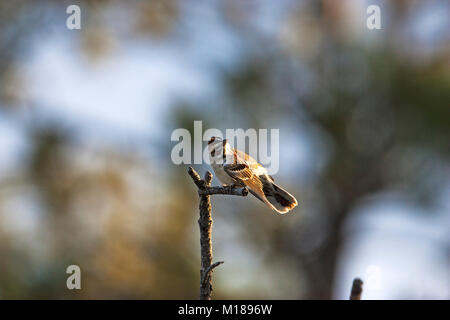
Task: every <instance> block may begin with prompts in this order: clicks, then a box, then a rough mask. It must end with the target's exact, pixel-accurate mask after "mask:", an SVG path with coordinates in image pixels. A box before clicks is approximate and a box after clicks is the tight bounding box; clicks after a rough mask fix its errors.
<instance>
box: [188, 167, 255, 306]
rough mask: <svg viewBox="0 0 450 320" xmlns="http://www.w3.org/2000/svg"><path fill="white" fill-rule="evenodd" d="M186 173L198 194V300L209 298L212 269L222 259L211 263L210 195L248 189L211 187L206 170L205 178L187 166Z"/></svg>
mask: <svg viewBox="0 0 450 320" xmlns="http://www.w3.org/2000/svg"><path fill="white" fill-rule="evenodd" d="M188 174H189V175H190V176H191V178H192V180H193V181H194V183H195V185H196V186H197V188H198V195H199V198H200V205H199V210H200V217H199V219H198V225H199V227H200V252H201V269H200V300H211V291H212V284H211V283H212V271H213V270H214V268H216V267H218V266H219V265H220V264H222V263H223V261H218V262H215V263H212V261H213V253H212V242H211V230H212V224H213V220H212V216H211V199H210V196H211V195H215V194H223V195H235V196H243V197H245V196H247V195H248V190H247V189H246V188H233V187H211V181H212V177H213V176H212V174H211V172H209V171H206V174H205V179H203V180H202V179H201V178H200V175H199V174H198V173H197V172H196V171H195V170H194V169H193V168H192V167H189V169H188Z"/></svg>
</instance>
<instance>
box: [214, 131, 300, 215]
mask: <svg viewBox="0 0 450 320" xmlns="http://www.w3.org/2000/svg"><path fill="white" fill-rule="evenodd" d="M208 151H209V158H210V162H211V167H212V168H213V170H214V172H215V174H216V176H217V178H218V179H219V180H220V182H221V183H222V184H223V185H231V186H236V187H247V188H248V190H249V191H250V192H251V193H252V194H253V195H254V196H255V197H256V198H258V199H259V200H261V201H262V202H264V203H265V204H266V205H268V206H269V207H270V208H271V209H272V210H275V211H277V212H279V213H286V212H288V211H290V210H292V209H293V208H294V207H295V206H297V200H296V199H295V198H294V197H293V196H292V195H291V194H289V193H288V192H287V191H285V190H283V189H282V188H280V187H279V186H277V185H276V184H275V183H274V179H273V178H272V177H271V176H270V175H269V174H268V173H267V170H266V168H264V167H263V166H261V165H260V164H259V163H258V162H256V160H255V159H253V158H252V157H250V156H249V155H248V154H246V153H244V152H242V151H239V150H236V149H233V148H232V147H231V146H230V144H229V143H228V141H227V139H224V140H222V139H221V138H219V137H212V138H211V139H210V140H209V141H208Z"/></svg>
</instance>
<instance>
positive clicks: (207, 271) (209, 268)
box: [200, 261, 224, 283]
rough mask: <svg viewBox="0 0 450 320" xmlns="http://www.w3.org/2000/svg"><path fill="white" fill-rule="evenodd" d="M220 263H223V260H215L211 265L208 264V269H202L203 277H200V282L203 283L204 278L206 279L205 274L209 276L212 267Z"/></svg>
mask: <svg viewBox="0 0 450 320" xmlns="http://www.w3.org/2000/svg"><path fill="white" fill-rule="evenodd" d="M222 263H224V261H217V262H214V263H213V264H212V265H210V266H209V267H208V269H206V270H204V271H203V277H202V279H201V280H200V281H201V283H204V282H205V280H206V276H209V275H210V273H211V271H212V270H213V269H214V268H216V267H218V266H220V265H221V264H222Z"/></svg>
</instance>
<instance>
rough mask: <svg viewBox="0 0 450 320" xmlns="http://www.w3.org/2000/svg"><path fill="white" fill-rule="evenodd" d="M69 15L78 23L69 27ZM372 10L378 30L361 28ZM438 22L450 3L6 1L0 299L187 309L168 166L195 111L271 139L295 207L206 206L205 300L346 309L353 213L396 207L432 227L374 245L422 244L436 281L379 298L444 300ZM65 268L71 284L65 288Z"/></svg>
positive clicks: (414, 257) (183, 253) (442, 49)
mask: <svg viewBox="0 0 450 320" xmlns="http://www.w3.org/2000/svg"><path fill="white" fill-rule="evenodd" d="M69 4H78V5H79V6H80V8H81V12H82V28H81V30H68V29H67V28H66V18H67V16H68V15H67V14H66V8H67V6H68V5H69ZM369 4H378V5H380V7H381V10H382V29H381V30H368V29H367V28H366V17H367V15H366V8H367V6H368V5H369ZM449 12H450V11H449V3H448V2H447V1H389V2H388V1H363V0H349V1H333V0H321V1H306V0H305V1H257V0H254V1H239V0H223V1H210V2H207V3H204V2H197V1H192V0H186V1H180V0H166V1H163V0H151V1H127V2H126V3H125V2H120V1H112V0H111V1H106V0H103V1H24V0H16V1H7V0H3V1H0V132H1V133H2V134H1V136H2V138H0V146H1V155H2V158H1V159H2V164H1V166H0V240H1V241H0V298H2V299H16V298H19V299H20V298H25V299H34V298H50V299H66V298H90V299H99V298H106V299H109V298H132V299H135V298H144V299H162V298H172V299H183V298H190V299H195V298H197V295H198V282H199V266H200V264H199V261H200V260H199V259H200V257H199V243H198V241H199V240H198V239H199V236H198V227H197V224H196V223H197V214H198V212H197V210H196V209H197V196H196V190H195V188H194V187H193V186H192V182H191V181H189V178H188V176H187V174H186V167H185V166H176V165H174V164H172V162H171V159H170V152H171V148H172V147H173V146H174V143H171V141H170V134H171V132H172V130H174V129H176V128H187V129H189V130H190V131H191V132H193V121H194V120H202V121H203V129H204V130H206V129H207V128H220V129H225V128H239V127H240V128H244V129H247V128H269V129H270V128H279V129H280V137H281V139H280V140H281V141H280V153H281V159H280V162H281V167H280V172H279V174H278V175H277V176H275V179H276V180H277V182H279V183H280V184H281V185H283V186H286V189H288V190H289V191H291V192H292V193H293V194H294V195H295V196H296V197H297V199H298V200H299V203H300V205H299V207H298V209H296V210H295V211H294V212H291V213H289V214H288V215H286V216H279V215H275V214H272V213H271V212H270V211H269V210H267V209H266V208H265V207H264V206H263V205H261V204H260V203H259V202H258V201H257V200H255V199H251V198H250V197H249V198H248V199H230V198H228V197H224V198H220V197H215V198H213V218H214V219H215V222H214V230H213V238H214V243H213V245H214V254H215V257H216V259H220V260H225V264H224V265H223V266H221V267H220V268H218V269H217V270H216V272H215V274H214V289H215V290H214V293H213V296H214V297H215V298H229V299H232V298H235V299H239V298H249V299H258V298H263V299H272V298H274V299H280V298H281V299H330V298H346V297H345V296H342V295H341V294H340V291H339V288H340V286H341V287H342V286H343V285H344V286H345V285H346V286H347V287H348V290H347V291H348V293H349V292H350V291H349V290H350V286H351V282H350V281H348V280H349V279H347V278H345V277H344V276H343V273H342V268H350V267H351V262H342V259H344V258H345V257H346V254H345V252H346V251H345V250H346V248H348V246H349V244H350V245H352V244H354V243H356V242H358V241H359V240H358V239H359V238H358V236H360V235H361V234H366V233H368V229H370V228H371V227H373V226H370V225H369V227H368V226H367V223H366V224H364V223H363V222H361V220H358V219H356V216H358V215H360V216H363V215H364V211H365V210H364V208H367V207H369V206H371V205H373V204H374V203H389V202H390V201H392V199H396V200H397V201H400V202H402V203H405V204H407V206H409V207H410V208H413V209H411V210H410V211H411V212H409V213H408V214H407V215H406V218H405V219H406V220H405V221H407V220H409V219H411V221H431V222H430V224H426V226H427V227H426V228H425V225H424V229H427V230H428V226H429V225H430V226H431V230H429V232H427V233H426V234H424V233H420V232H419V233H408V234H405V233H403V231H402V230H393V231H392V230H390V231H389V232H393V233H394V239H393V240H392V239H391V238H389V236H386V235H382V236H380V237H379V238H376V243H377V244H378V245H379V246H380V247H381V248H386V250H388V248H389V247H390V246H391V245H392V244H395V243H401V246H400V247H401V248H402V250H401V251H408V252H409V251H411V250H412V249H411V248H413V247H414V246H415V245H416V243H424V242H427V243H431V246H432V248H433V250H435V251H436V252H437V253H436V261H430V262H429V265H430V266H435V268H436V269H434V270H428V271H429V273H434V272H436V274H437V275H439V277H440V278H441V283H440V284H439V285H440V287H438V288H435V287H433V286H431V288H429V287H426V288H425V289H423V291H421V290H420V289H421V288H422V287H421V286H420V285H418V286H419V287H417V285H411V286H408V285H405V286H403V287H400V288H395V289H394V290H391V291H389V295H388V296H384V297H381V298H418V297H419V298H420V297H422V298H441V299H442V298H444V299H445V298H448V297H449V287H450V283H449V281H450V279H449V274H448V270H449V261H448V257H449V249H450V245H449V244H450V241H449V237H448V229H449V217H450V215H449V213H450V212H449V210H450V209H449V208H450V206H449V202H448V197H449V196H450V184H449V181H450V180H449V177H450V165H449V164H450V163H449V156H450V148H449V146H450V144H449V140H450V139H449V138H450V59H449V58H450V32H449V30H450V21H449V19H450V18H449V17H450V15H449ZM151 68H153V69H151ZM150 70H156V71H153V73H151V72H150ZM150 73H151V75H149V74H150ZM55 74H57V75H59V77H56V76H54V75H55ZM84 83H86V85H85V86H83V85H84ZM117 83H118V85H116V84H117ZM65 84H67V86H65ZM167 87H170V89H167ZM161 92H165V95H164V96H163V95H162V94H161ZM115 106H117V107H115ZM133 117H134V118H133ZM135 119H138V120H135ZM197 169H198V170H199V171H200V172H204V171H205V170H207V169H208V167H207V166H206V165H202V166H198V168H197ZM216 183H217V181H216ZM361 212H363V213H361ZM417 212H420V214H419V217H417ZM381 216H382V217H384V218H383V219H385V220H386V221H391V220H389V219H390V218H389V214H388V215H381ZM436 217H437V218H436ZM355 221H356V222H355ZM377 221H378V220H377ZM402 223H403V222H401V223H400V224H402ZM405 223H406V222H405ZM427 223H428V222H427ZM380 225H381V226H383V224H382V221H381V224H380ZM381 228H382V227H381ZM385 231H386V230H385ZM430 234H431V235H432V236H431V238H430ZM402 246H404V247H402ZM350 248H351V246H350ZM364 250H365V251H366V253H367V254H368V255H370V252H368V251H369V250H370V248H366V249H364ZM426 250H428V249H426ZM433 252H434V251H433ZM400 253H401V252H399V254H400ZM386 259H388V258H386ZM408 259H409V260H408V264H410V265H415V264H417V263H418V261H420V260H421V259H424V258H423V256H420V255H419V254H416V253H415V252H414V251H411V254H410V255H409V256H408ZM425 259H426V258H425ZM70 264H77V265H79V266H80V267H81V269H82V290H81V291H76V290H75V291H70V290H67V288H66V278H67V276H68V275H67V274H66V273H65V270H66V267H67V266H68V265H70ZM394 264H395V263H394ZM427 266H428V265H427ZM366 267H367V266H366V265H364V268H366ZM402 268H403V267H401V266H397V269H396V270H397V272H398V273H401V272H402V270H401V269H402ZM351 270H354V269H351ZM439 270H446V271H443V272H441V273H440V271H439ZM419 271H420V272H422V271H423V270H419ZM352 276H361V277H362V278H363V280H365V278H364V277H365V276H366V275H365V274H354V275H352ZM422 276H423V277H424V278H423V279H424V280H423V281H424V282H427V281H428V280H427V279H428V278H427V277H428V276H427V275H426V274H419V273H417V274H415V277H418V278H420V277H422ZM410 280H411V282H413V279H410ZM407 281H408V279H407ZM433 281H434V280H433V279H432V280H430V281H429V282H431V283H434V282H433ZM343 282H347V284H342V283H343ZM347 287H345V288H347ZM345 290H346V289H345ZM345 290H344V291H345ZM395 290H398V291H395ZM417 290H419V293H417ZM385 293H386V292H385ZM363 297H364V293H363ZM375 297H376V296H375Z"/></svg>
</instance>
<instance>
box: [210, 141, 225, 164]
mask: <svg viewBox="0 0 450 320" xmlns="http://www.w3.org/2000/svg"><path fill="white" fill-rule="evenodd" d="M208 149H209V153H210V156H211V157H213V158H214V157H219V158H220V159H222V155H223V154H224V151H225V153H228V152H229V144H228V140H227V139H222V138H220V137H211V139H209V141H208ZM219 158H218V159H219Z"/></svg>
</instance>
